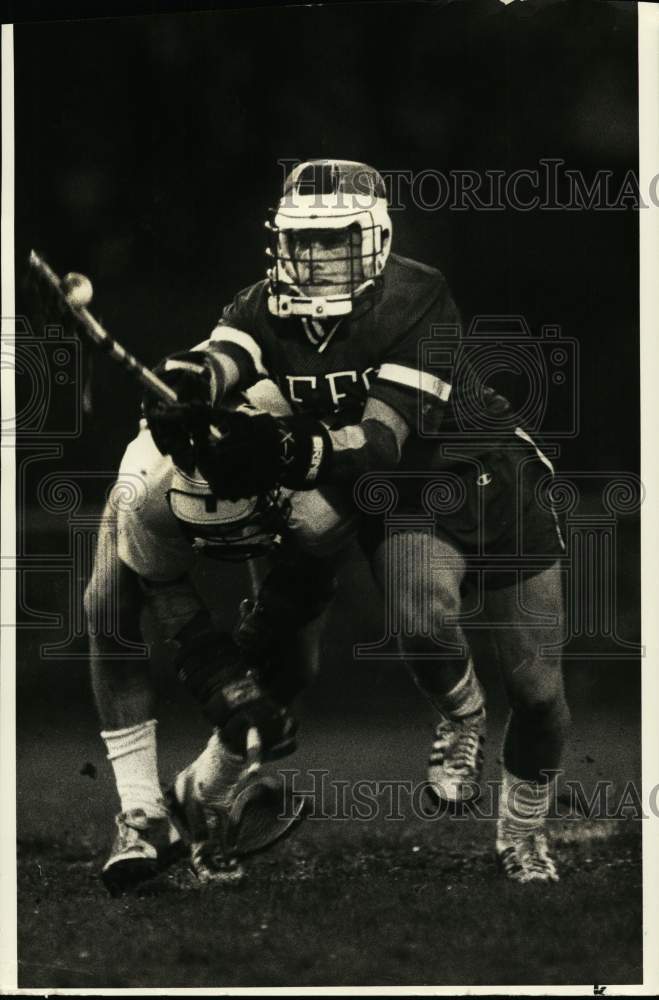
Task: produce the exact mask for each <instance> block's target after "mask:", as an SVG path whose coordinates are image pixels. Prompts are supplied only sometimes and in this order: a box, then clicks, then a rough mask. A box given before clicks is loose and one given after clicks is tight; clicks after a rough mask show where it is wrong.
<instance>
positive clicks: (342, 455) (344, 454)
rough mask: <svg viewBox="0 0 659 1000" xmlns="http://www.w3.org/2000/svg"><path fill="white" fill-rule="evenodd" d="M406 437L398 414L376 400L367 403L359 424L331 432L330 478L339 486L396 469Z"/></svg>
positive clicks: (405, 428) (406, 431)
mask: <svg viewBox="0 0 659 1000" xmlns="http://www.w3.org/2000/svg"><path fill="white" fill-rule="evenodd" d="M408 434H409V427H408V424H407V422H406V421H405V420H404V419H403V417H402V416H401V415H400V414H399V413H397V412H396V411H395V410H394V409H392V407H390V406H388V405H387V404H386V403H384V402H383V401H381V400H379V399H369V400H368V401H367V403H366V407H365V409H364V415H363V417H362V421H361V423H359V424H351V425H350V426H348V427H342V428H341V429H340V430H336V431H331V432H330V438H331V442H332V463H331V476H330V478H331V479H332V481H334V482H340V481H342V480H344V481H345V480H354V479H357V478H358V477H359V476H361V475H363V474H364V473H365V472H372V471H378V472H386V471H387V470H389V469H395V468H396V466H397V465H398V463H399V462H400V457H401V453H402V449H403V445H404V444H405V441H406V440H407V436H408Z"/></svg>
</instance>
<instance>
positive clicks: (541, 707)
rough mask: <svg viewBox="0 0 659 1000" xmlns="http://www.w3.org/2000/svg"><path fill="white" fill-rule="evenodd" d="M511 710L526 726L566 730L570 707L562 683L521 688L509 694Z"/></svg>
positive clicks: (568, 724)
mask: <svg viewBox="0 0 659 1000" xmlns="http://www.w3.org/2000/svg"><path fill="white" fill-rule="evenodd" d="M511 702H512V708H513V712H514V713H515V715H516V716H517V718H518V719H520V720H521V721H523V722H524V724H525V725H526V726H527V727H532V728H533V729H535V730H538V731H544V730H551V731H552V732H557V731H560V732H567V730H568V729H569V726H570V709H569V707H568V704H567V701H566V699H565V693H564V691H563V685H562V683H558V682H557V683H555V684H539V685H537V686H536V687H535V688H534V687H532V686H527V687H526V688H521V689H520V690H518V691H517V692H516V693H514V694H512V696H511Z"/></svg>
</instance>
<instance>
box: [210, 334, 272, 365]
mask: <svg viewBox="0 0 659 1000" xmlns="http://www.w3.org/2000/svg"><path fill="white" fill-rule="evenodd" d="M222 341H224V342H225V343H229V344H237V345H238V347H242V348H243V350H245V351H247V353H248V354H249V356H250V357H251V359H252V361H253V362H254V367H255V368H256V370H257V372H258V373H259V375H267V374H268V373H267V371H266V369H265V367H264V364H263V355H262V353H261V348H260V347H259V345H258V344H257V343H256V341H255V340H254V338H253V337H252V336H251V334H249V333H245V332H244V331H243V330H236V329H235V328H234V327H232V326H216V327H215V329H214V330H213V332H212V333H211V343H214V344H217V343H218V342H220V343H221V342H222Z"/></svg>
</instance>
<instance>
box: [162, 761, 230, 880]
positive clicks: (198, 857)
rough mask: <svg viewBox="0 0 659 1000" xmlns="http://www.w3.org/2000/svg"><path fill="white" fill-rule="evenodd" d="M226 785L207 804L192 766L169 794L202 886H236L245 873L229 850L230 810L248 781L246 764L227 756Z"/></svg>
mask: <svg viewBox="0 0 659 1000" xmlns="http://www.w3.org/2000/svg"><path fill="white" fill-rule="evenodd" d="M226 770H227V774H226V778H227V780H226V786H225V788H224V790H223V794H222V795H216V796H214V798H213V799H212V800H209V801H205V800H204V799H203V798H202V797H201V794H200V792H201V793H202V794H203V788H202V789H200V788H199V787H198V785H197V783H196V781H195V777H194V771H193V768H192V767H187V768H185V770H183V771H181V772H180V773H179V774H178V775H177V776H176V778H175V780H174V784H173V785H172V787H171V788H170V789H169V790H168V791H167V793H166V796H165V798H166V801H167V805H168V807H169V811H170V814H171V817H172V822H173V823H174V826H175V827H176V829H177V830H178V832H179V834H180V835H181V837H182V838H183V840H184V841H185V842H186V843H187V844H188V845H189V847H190V864H191V866H192V870H193V872H194V873H195V875H196V876H197V878H198V880H199V881H200V882H201V883H204V884H205V883H208V882H220V883H224V884H235V883H237V882H240V881H241V880H242V878H243V877H244V870H243V868H242V866H241V865H240V864H239V863H238V861H237V859H236V856H235V853H234V852H233V850H231V849H230V848H229V847H228V834H229V828H230V813H231V807H232V804H233V802H234V800H235V796H236V795H237V793H238V790H239V789H240V787H241V786H242V784H243V782H244V781H245V780H246V779H247V777H248V775H247V770H248V768H247V767H246V764H245V762H244V761H242V760H240V759H232V758H230V757H229V756H228V755H227V768H226Z"/></svg>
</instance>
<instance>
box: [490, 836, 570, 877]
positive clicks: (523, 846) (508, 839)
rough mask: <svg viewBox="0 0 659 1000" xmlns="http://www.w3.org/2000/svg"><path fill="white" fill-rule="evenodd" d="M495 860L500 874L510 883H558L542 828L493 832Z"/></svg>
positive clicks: (554, 865)
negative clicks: (494, 835)
mask: <svg viewBox="0 0 659 1000" xmlns="http://www.w3.org/2000/svg"><path fill="white" fill-rule="evenodd" d="M496 851H497V859H498V862H499V866H500V868H501V870H502V871H503V873H504V875H506V877H507V878H509V879H510V880H511V881H512V882H520V883H526V882H558V881H559V878H558V872H557V870H556V864H555V862H554V860H553V858H552V857H551V855H550V854H549V848H548V846H547V837H546V835H545V833H544V830H543V828H542V827H540V828H539V829H538V830H534V831H531V832H527V833H524V834H519V833H515V834H514V835H507V834H506V831H505V829H504V830H503V831H502V830H501V828H500V830H499V833H498V835H497V846H496Z"/></svg>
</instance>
